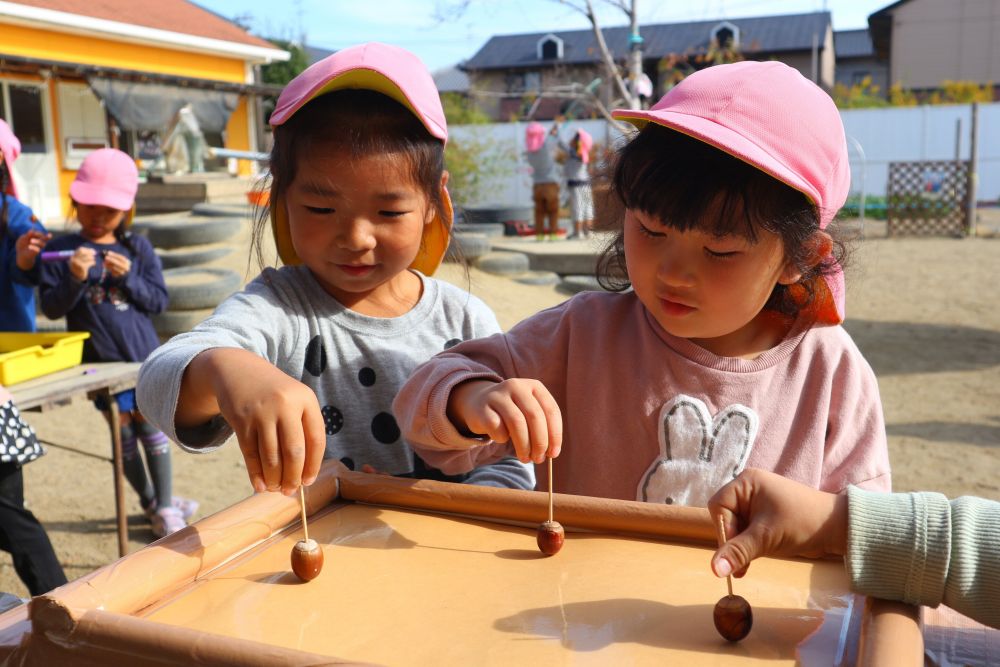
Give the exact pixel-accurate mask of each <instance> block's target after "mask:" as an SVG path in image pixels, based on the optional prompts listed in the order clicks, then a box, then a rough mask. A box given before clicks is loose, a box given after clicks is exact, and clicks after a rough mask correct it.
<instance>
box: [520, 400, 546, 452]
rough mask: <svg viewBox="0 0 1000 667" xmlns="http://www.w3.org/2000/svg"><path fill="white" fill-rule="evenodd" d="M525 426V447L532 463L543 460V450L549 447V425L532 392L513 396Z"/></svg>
mask: <svg viewBox="0 0 1000 667" xmlns="http://www.w3.org/2000/svg"><path fill="white" fill-rule="evenodd" d="M513 399H514V404H515V405H516V406H517V407H518V410H519V411H520V413H521V415H522V416H523V419H524V424H525V426H526V428H527V443H526V448H527V449H528V451H529V456H530V458H531V460H532V461H533V462H534V463H542V462H543V461H545V452H547V451H548V449H549V426H548V424H547V423H546V419H545V411H544V410H542V407H541V406H540V405H539V404H538V399H537V398H536V397H535V395H534V393H531V394H528V395H527V396H518V395H515V396H514V397H513Z"/></svg>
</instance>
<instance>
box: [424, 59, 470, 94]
mask: <svg viewBox="0 0 1000 667" xmlns="http://www.w3.org/2000/svg"><path fill="white" fill-rule="evenodd" d="M431 76H433V77H434V85H435V86H437V89H438V91H440V92H442V93H467V92H469V75H468V74H466V73H465V72H463V71H462V70H460V69H459V68H458V67H457V66H454V65H453V66H451V67H444V68H442V69H439V70H437V71H436V72H433V73H432V74H431Z"/></svg>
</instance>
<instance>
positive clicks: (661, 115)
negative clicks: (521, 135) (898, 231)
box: [611, 61, 851, 324]
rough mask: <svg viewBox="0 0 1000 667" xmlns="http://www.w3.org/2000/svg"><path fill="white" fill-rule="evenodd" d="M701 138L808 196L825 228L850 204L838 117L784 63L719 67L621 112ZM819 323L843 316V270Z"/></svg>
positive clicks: (822, 296)
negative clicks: (649, 102)
mask: <svg viewBox="0 0 1000 667" xmlns="http://www.w3.org/2000/svg"><path fill="white" fill-rule="evenodd" d="M611 115H612V116H613V117H614V118H618V119H621V120H627V121H629V122H630V123H632V124H634V125H635V126H636V127H638V128H640V129H642V128H643V127H645V125H646V124H647V123H650V122H652V123H656V124H657V125H662V126H664V127H668V128H671V129H673V130H677V131H678V132H682V133H684V134H686V135H688V136H690V137H693V138H695V139H698V140H700V141H704V142H705V143H707V144H710V145H712V146H714V147H716V148H718V149H719V150H721V151H724V152H726V153H729V154H730V155H732V156H733V157H735V158H738V159H740V160H742V161H744V162H746V163H747V164H749V165H751V166H753V167H756V168H757V169H760V170H761V171H763V172H765V173H767V174H769V175H770V176H772V177H774V178H776V179H777V180H779V181H781V182H782V183H784V184H786V185H788V186H789V187H791V188H794V189H795V190H798V191H799V192H801V193H802V194H804V195H805V196H806V197H807V198H808V199H809V201H810V202H812V204H813V205H814V206H815V207H816V212H817V215H818V216H819V228H820V229H825V228H826V226H827V225H828V224H830V221H831V220H833V218H834V216H835V215H836V214H837V211H839V210H840V208H841V207H842V206H843V205H844V202H845V201H846V200H847V194H848V191H849V190H850V187H851V170H850V165H849V161H848V155H847V139H846V137H845V134H844V125H843V122H842V121H841V119H840V112H839V111H838V110H837V107H836V106H835V105H834V103H833V100H832V99H830V96H829V95H827V94H826V93H825V92H824V91H823V90H822V89H821V88H820V87H819V86H817V85H816V84H814V83H813V82H811V81H809V80H808V79H806V78H805V77H804V76H802V74H800V73H799V71H798V70H796V69H794V68H792V67H789V66H788V65H785V64H784V63H780V62H774V61H771V62H754V61H745V62H739V63H733V64H730V65H716V66H714V67H708V68H706V69H703V70H700V71H698V72H695V73H694V74H692V75H691V76H689V77H687V78H685V79H684V80H683V81H681V82H680V83H679V84H677V86H675V87H674V88H672V89H671V90H670V92H668V93H667V94H666V95H664V96H663V97H662V98H661V99H660V101H659V102H657V103H656V104H655V105H653V106H652V107H651V108H650V109H648V110H646V111H643V110H637V109H616V110H614V111H613V112H612V114H611ZM814 287H815V297H816V300H815V303H814V307H813V308H814V309H815V311H816V315H817V321H819V322H822V323H838V324H839V323H840V322H842V321H843V319H844V307H845V303H844V274H843V271H841V269H840V267H839V266H838V267H837V268H836V271H834V272H833V273H829V274H827V275H825V276H823V278H822V279H821V280H818V281H817V283H816V284H815V285H814Z"/></svg>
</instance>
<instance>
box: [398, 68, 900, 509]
mask: <svg viewBox="0 0 1000 667" xmlns="http://www.w3.org/2000/svg"><path fill="white" fill-rule="evenodd" d="M616 115H617V117H619V118H624V119H628V120H631V121H632V122H634V123H636V125H638V126H639V127H641V131H640V132H639V134H638V135H637V136H636V137H635V138H634V139H633V140H632V141H631V142H629V143H628V144H626V145H625V146H624V147H623V148H622V149H621V151H620V155H619V158H618V162H617V165H616V169H615V174H614V182H613V186H614V190H615V192H616V193H617V196H618V197H619V199H620V200H621V202H622V204H623V205H624V209H625V216H624V220H623V221H620V224H621V226H622V229H621V230H620V231H619V233H618V235H617V237H616V238H615V239H614V241H613V243H612V244H611V246H610V247H609V248H608V250H607V252H606V254H605V255H604V256H603V257H602V259H601V262H600V264H599V268H600V271H601V279H602V280H603V281H604V282H605V283H606V284H611V285H613V287H615V288H616V289H618V290H624V289H625V288H626V287H628V286H631V287H633V288H634V289H633V291H631V292H624V291H622V292H621V293H617V294H613V293H600V292H586V293H582V294H579V295H577V296H575V297H574V298H572V299H570V300H569V301H567V302H566V303H564V304H562V305H560V306H557V307H554V308H551V309H549V310H546V311H543V312H541V313H539V314H538V315H536V316H534V317H531V318H529V319H527V320H525V321H523V322H522V323H520V324H519V325H517V326H516V327H514V328H513V329H511V330H510V332H509V333H507V334H506V335H499V336H493V337H491V338H488V339H485V340H480V341H469V342H467V343H464V344H462V345H461V346H458V347H456V348H455V349H453V350H450V351H449V352H447V353H444V354H440V355H438V356H437V357H435V358H434V359H432V360H431V361H430V362H428V363H427V364H425V365H424V366H422V367H421V368H419V369H417V371H416V372H415V373H414V375H413V377H412V378H411V379H410V380H409V382H407V384H406V385H405V386H404V387H403V389H402V390H401V391H400V394H399V397H398V398H397V400H396V403H395V408H396V414H397V416H398V417H399V418H400V422H401V424H402V426H403V430H404V433H405V434H406V437H407V438H408V439H409V440H410V441H411V442H412V443H413V445H414V447H415V448H416V449H417V451H418V452H419V453H420V454H421V456H424V457H425V458H426V459H427V460H428V461H429V462H431V463H433V465H436V466H439V467H441V468H442V469H444V470H446V471H448V472H457V471H461V470H464V469H467V468H468V467H470V466H472V465H474V464H476V463H481V462H483V461H489V460H491V459H492V458H493V457H496V456H501V455H505V454H506V453H508V452H511V451H514V452H516V453H517V455H518V456H519V457H520V458H521V460H525V461H527V460H532V461H534V462H535V463H542V462H543V461H544V460H545V458H546V457H547V456H552V457H554V456H557V455H559V452H560V449H561V446H562V442H563V440H565V441H566V443H567V444H566V446H565V449H564V450H563V453H562V456H561V457H560V458H559V460H558V461H557V462H556V466H555V469H556V474H555V484H556V490H557V491H560V492H567V493H576V494H582V495H592V496H605V497H610V498H622V499H631V500H642V501H649V502H664V503H681V504H688V505H700V506H704V505H705V503H706V502H707V500H708V498H709V497H710V496H711V495H712V493H714V492H715V491H716V490H717V489H718V488H719V487H721V486H722V485H723V484H724V483H725V482H726V481H728V480H730V479H732V478H733V476H734V475H735V474H736V473H738V472H739V471H740V470H741V469H742V468H743V467H744V466H745V465H752V466H755V467H759V468H764V469H767V470H772V471H775V472H779V473H781V474H783V475H786V476H788V477H791V478H793V479H797V480H799V481H801V482H803V483H806V484H809V485H810V486H813V487H817V488H821V489H824V490H830V491H840V490H842V489H844V488H845V487H846V486H847V485H848V484H856V485H860V486H865V487H869V488H873V489H879V490H886V489H888V488H889V483H890V475H889V461H888V451H887V446H886V437H885V428H884V420H883V416H882V410H881V406H880V404H879V396H878V386H877V384H876V381H875V376H874V373H873V372H872V370H871V368H870V367H869V366H868V364H867V363H866V362H865V360H864V359H863V358H862V356H861V354H860V352H859V351H858V350H857V348H856V346H855V345H854V343H853V341H852V340H851V339H850V337H849V336H848V335H847V333H846V332H845V331H844V330H843V328H841V327H840V326H837V325H838V324H839V323H840V322H841V321H842V319H843V313H844V300H843V275H842V272H841V269H840V265H839V264H838V262H837V261H836V260H835V259H834V258H833V256H832V255H831V248H832V243H831V238H830V236H829V235H828V234H827V233H825V232H823V231H821V230H823V229H824V228H825V227H826V226H827V225H828V224H829V222H830V221H831V220H832V218H833V216H834V214H835V213H836V212H837V210H838V209H839V207H840V206H841V205H843V202H844V200H845V198H846V196H847V191H848V187H849V185H850V174H849V168H848V158H847V149H846V142H845V137H844V131H843V126H842V125H841V121H840V116H839V114H838V112H837V109H836V107H835V106H834V105H833V102H832V100H831V99H830V98H829V97H828V96H827V95H826V93H824V92H823V91H822V90H820V89H819V88H818V87H817V86H815V85H814V84H812V83H811V82H809V81H808V80H806V79H805V78H804V77H802V76H801V75H800V74H799V73H798V72H797V71H796V70H794V69H791V68H789V67H787V66H785V65H783V64H781V63H776V62H768V63H759V62H744V63H737V64H733V65H723V66H717V67H710V68H708V69H705V70H702V71H700V72H697V73H695V74H693V75H692V76H690V77H688V78H687V79H685V80H684V81H683V82H682V83H681V84H679V85H678V86H677V87H675V88H673V89H672V90H671V91H670V92H669V93H668V94H667V95H666V96H665V97H664V98H663V99H662V100H660V102H659V103H657V104H656V105H655V106H654V107H653V108H652V109H650V110H648V111H632V110H620V111H617V112H616ZM542 477H543V478H544V476H542Z"/></svg>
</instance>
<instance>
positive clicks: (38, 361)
mask: <svg viewBox="0 0 1000 667" xmlns="http://www.w3.org/2000/svg"><path fill="white" fill-rule="evenodd" d="M89 337H90V334H89V333H87V332H86V331H69V332H54V333H0V384H2V385H4V386H7V385H12V384H17V383H18V382H24V381H25V380H30V379H32V378H36V377H38V376H40V375H45V374H47V373H55V372H56V371H61V370H62V369H64V368H70V367H71V366H76V365H78V364H79V363H80V361H81V360H82V359H83V341H84V339H86V338H89Z"/></svg>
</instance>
